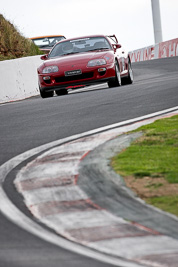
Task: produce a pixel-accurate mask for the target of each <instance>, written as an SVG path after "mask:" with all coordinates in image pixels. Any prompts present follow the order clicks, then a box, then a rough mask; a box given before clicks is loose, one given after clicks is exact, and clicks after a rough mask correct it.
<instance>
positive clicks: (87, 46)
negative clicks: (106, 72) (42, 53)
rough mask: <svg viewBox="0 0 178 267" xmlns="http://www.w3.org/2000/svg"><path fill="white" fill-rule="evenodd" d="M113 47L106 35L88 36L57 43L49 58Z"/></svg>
mask: <svg viewBox="0 0 178 267" xmlns="http://www.w3.org/2000/svg"><path fill="white" fill-rule="evenodd" d="M107 49H112V48H111V45H110V43H109V42H108V40H107V39H106V38H105V37H87V38H80V39H75V40H70V41H65V42H61V43H59V44H57V45H56V46H55V47H54V48H53V49H52V50H51V52H50V54H49V56H48V58H54V57H60V56H64V55H69V54H76V53H83V52H90V51H97V50H107Z"/></svg>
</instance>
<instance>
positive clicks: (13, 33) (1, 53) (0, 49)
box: [0, 14, 42, 60]
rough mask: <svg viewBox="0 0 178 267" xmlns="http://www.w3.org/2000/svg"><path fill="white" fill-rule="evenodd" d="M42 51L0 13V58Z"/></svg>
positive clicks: (10, 57)
mask: <svg viewBox="0 0 178 267" xmlns="http://www.w3.org/2000/svg"><path fill="white" fill-rule="evenodd" d="M39 54H42V52H41V51H40V50H39V49H38V47H37V46H36V45H34V43H32V41H31V40H29V39H28V38H25V37H24V36H22V35H21V34H20V33H19V31H18V30H17V29H16V27H15V26H14V25H13V24H12V23H10V22H9V21H7V20H6V19H5V18H4V17H3V15H2V14H0V60H7V59H14V58H20V57H26V56H33V55H39Z"/></svg>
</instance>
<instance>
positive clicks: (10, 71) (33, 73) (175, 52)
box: [0, 38, 178, 103]
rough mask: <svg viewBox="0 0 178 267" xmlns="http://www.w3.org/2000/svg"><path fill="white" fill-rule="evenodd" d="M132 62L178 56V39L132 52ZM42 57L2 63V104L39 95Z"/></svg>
mask: <svg viewBox="0 0 178 267" xmlns="http://www.w3.org/2000/svg"><path fill="white" fill-rule="evenodd" d="M129 54H130V58H131V61H132V62H139V61H144V60H152V59H158V58H164V57H173V56H178V38H177V39H173V40H170V41H166V42H162V43H159V44H156V45H152V46H148V47H144V48H141V49H138V50H134V51H131V52H130V53H129ZM41 63H42V61H41V59H40V56H32V57H24V58H20V59H13V60H5V61H0V103H6V102H10V101H16V100H21V99H25V98H28V97H31V96H35V95H38V94H39V89H38V76H37V67H38V66H39V65H40V64H41Z"/></svg>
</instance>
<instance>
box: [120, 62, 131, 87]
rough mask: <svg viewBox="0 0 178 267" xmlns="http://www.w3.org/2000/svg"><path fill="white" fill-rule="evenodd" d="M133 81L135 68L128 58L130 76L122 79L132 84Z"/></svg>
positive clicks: (123, 81)
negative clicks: (133, 68)
mask: <svg viewBox="0 0 178 267" xmlns="http://www.w3.org/2000/svg"><path fill="white" fill-rule="evenodd" d="M132 83H133V70H132V65H131V62H130V60H128V76H127V77H126V78H123V79H122V84H132Z"/></svg>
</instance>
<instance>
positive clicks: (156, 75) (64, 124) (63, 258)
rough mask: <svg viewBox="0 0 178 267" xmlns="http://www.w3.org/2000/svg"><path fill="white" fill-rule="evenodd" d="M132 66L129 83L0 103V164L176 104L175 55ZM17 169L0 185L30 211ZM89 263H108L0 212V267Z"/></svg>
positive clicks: (66, 266) (177, 61)
mask: <svg viewBox="0 0 178 267" xmlns="http://www.w3.org/2000/svg"><path fill="white" fill-rule="evenodd" d="M133 70H134V76H135V81H134V84H133V85H129V86H122V87H119V88H113V89H109V88H107V87H106V86H104V87H103V88H100V89H95V90H90V91H89V90H86V91H81V92H79V91H77V92H73V93H71V94H69V95H67V96H61V97H53V98H50V99H41V98H40V97H34V98H31V99H28V100H24V101H19V102H14V103H9V104H3V105H1V106H0V121H1V124H0V125H1V126H0V151H1V152H0V165H1V164H3V163H5V162H6V161H7V160H9V159H11V158H12V157H14V156H16V155H18V154H20V153H23V152H25V151H27V150H29V149H31V148H34V147H37V146H40V145H42V144H46V143H48V142H51V141H54V140H58V139H61V138H65V137H68V136H71V135H74V134H79V133H82V132H86V131H89V130H92V129H95V128H99V127H102V126H106V125H110V124H113V123H117V122H121V121H125V120H128V119H132V118H135V117H139V116H143V115H147V114H149V113H153V112H157V111H160V110H164V109H168V108H172V107H175V106H177V104H178V94H177V90H178V75H177V74H178V57H174V58H168V59H161V60H154V61H147V62H143V63H135V64H133ZM16 172H17V169H15V170H14V172H12V173H11V174H10V175H9V176H8V177H7V180H6V181H5V182H4V185H3V186H4V189H5V191H6V192H7V194H8V196H9V197H10V198H11V200H12V201H13V202H14V203H15V204H16V205H17V206H18V207H19V208H20V209H21V210H22V211H24V213H26V214H27V215H29V214H28V211H27V210H26V208H25V207H24V205H23V201H22V199H21V198H20V196H19V195H18V194H17V193H16V191H15V189H14V187H13V185H12V179H13V177H14V174H15V173H16ZM29 216H30V215H29ZM91 265H93V266H97V267H99V266H110V265H109V264H104V263H102V262H99V261H96V260H93V259H91V258H87V257H84V256H80V255H78V254H75V253H72V252H70V251H67V250H64V249H62V248H59V247H57V246H55V245H52V244H50V243H47V242H45V241H43V240H40V239H39V238H37V237H35V236H33V235H31V234H29V233H28V232H26V231H24V230H22V229H20V228H19V227H18V226H16V225H14V224H13V223H11V222H10V221H9V220H7V219H6V218H5V217H4V216H3V215H1V214H0V267H10V266H12V267H21V266H23V267H24V266H25V267H36V266H38V267H41V266H50V267H53V266H55V267H56V266H61V267H62V266H63V267H70V266H71V267H75V266H77V267H78V266H82V267H85V266H86V267H87V266H91Z"/></svg>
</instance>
